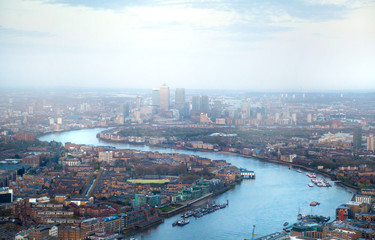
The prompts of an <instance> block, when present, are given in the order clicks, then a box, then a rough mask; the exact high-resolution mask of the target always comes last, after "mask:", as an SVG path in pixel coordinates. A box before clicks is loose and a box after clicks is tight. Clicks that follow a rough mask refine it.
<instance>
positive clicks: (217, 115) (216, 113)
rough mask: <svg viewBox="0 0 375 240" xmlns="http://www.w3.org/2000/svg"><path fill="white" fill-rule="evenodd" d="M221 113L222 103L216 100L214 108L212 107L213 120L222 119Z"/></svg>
mask: <svg viewBox="0 0 375 240" xmlns="http://www.w3.org/2000/svg"><path fill="white" fill-rule="evenodd" d="M221 111H222V107H221V101H219V100H215V101H214V106H213V107H212V114H211V115H212V119H213V120H216V118H220V117H221Z"/></svg>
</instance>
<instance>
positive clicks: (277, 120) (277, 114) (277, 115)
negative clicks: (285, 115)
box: [275, 113, 280, 123]
mask: <svg viewBox="0 0 375 240" xmlns="http://www.w3.org/2000/svg"><path fill="white" fill-rule="evenodd" d="M279 120H280V113H275V122H276V123H278V122H279Z"/></svg>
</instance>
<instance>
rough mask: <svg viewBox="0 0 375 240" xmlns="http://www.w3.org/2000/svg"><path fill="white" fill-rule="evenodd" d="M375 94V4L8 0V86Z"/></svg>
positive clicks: (3, 45)
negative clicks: (316, 91)
mask: <svg viewBox="0 0 375 240" xmlns="http://www.w3.org/2000/svg"><path fill="white" fill-rule="evenodd" d="M164 83H166V84H167V85H168V86H170V87H171V88H177V87H183V88H193V89H243V90H250V91H251V90H256V91H257V90H296V91H306V90H310V91H314V90H366V89H367V90H370V89H372V90H375V1H367V0H364V1H350V0H295V1H293V0H291V1H279V0H271V1H261V0H255V1H247V0H223V1H219V0H208V1H197V0H190V1H189V0H171V1H161V0H160V1H159V0H154V1H144V0H139V1H120V0H107V1H98V0H87V1H84V0H50V1H42V0H32V1H22V0H0V88H2V87H39V86H40V87H58V86H61V87H86V86H87V87H90V88H92V87H98V88H150V89H151V88H153V87H159V86H160V85H162V84H164Z"/></svg>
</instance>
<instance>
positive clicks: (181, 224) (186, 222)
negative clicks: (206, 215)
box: [177, 219, 190, 226]
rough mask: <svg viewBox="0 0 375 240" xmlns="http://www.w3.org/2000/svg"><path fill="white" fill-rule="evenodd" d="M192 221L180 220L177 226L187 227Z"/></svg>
mask: <svg viewBox="0 0 375 240" xmlns="http://www.w3.org/2000/svg"><path fill="white" fill-rule="evenodd" d="M189 222H190V221H189V220H187V219H180V220H178V221H177V225H178V226H185V225H186V224H188V223H189Z"/></svg>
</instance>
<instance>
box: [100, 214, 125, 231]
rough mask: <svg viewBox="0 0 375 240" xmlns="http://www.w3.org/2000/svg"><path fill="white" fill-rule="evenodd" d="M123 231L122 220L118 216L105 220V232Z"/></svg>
mask: <svg viewBox="0 0 375 240" xmlns="http://www.w3.org/2000/svg"><path fill="white" fill-rule="evenodd" d="M121 230H122V219H121V217H119V216H117V215H113V216H111V217H105V218H104V232H110V233H116V232H120V231H121Z"/></svg>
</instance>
